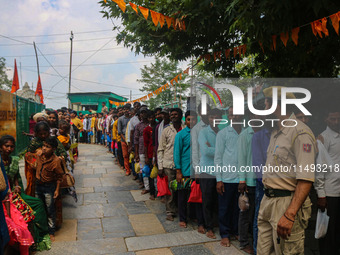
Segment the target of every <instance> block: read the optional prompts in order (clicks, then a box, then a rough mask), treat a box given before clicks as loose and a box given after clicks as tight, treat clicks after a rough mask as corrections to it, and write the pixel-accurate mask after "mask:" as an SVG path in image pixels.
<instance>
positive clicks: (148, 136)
mask: <svg viewBox="0 0 340 255" xmlns="http://www.w3.org/2000/svg"><path fill="white" fill-rule="evenodd" d="M143 139H144V147H145V148H146V149H147V151H148V153H147V155H146V156H147V157H148V158H151V159H152V157H153V145H152V127H151V126H147V127H146V128H145V129H144V131H143Z"/></svg>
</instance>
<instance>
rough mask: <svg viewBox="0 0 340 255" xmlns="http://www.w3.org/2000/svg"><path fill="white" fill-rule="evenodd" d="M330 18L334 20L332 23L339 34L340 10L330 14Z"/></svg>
mask: <svg viewBox="0 0 340 255" xmlns="http://www.w3.org/2000/svg"><path fill="white" fill-rule="evenodd" d="M329 18H330V19H331V21H332V25H333V27H334V30H335V32H336V33H337V34H338V35H339V21H340V12H337V13H335V14H333V15H331V16H329Z"/></svg>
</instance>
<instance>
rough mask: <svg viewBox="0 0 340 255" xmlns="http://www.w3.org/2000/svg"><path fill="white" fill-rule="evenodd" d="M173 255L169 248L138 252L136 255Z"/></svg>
mask: <svg viewBox="0 0 340 255" xmlns="http://www.w3.org/2000/svg"><path fill="white" fill-rule="evenodd" d="M159 254H162V255H173V253H172V252H171V250H170V249H169V248H161V249H152V250H145V251H136V255H159ZM196 255H197V254H196Z"/></svg>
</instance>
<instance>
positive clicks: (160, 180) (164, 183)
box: [157, 175, 171, 197]
mask: <svg viewBox="0 0 340 255" xmlns="http://www.w3.org/2000/svg"><path fill="white" fill-rule="evenodd" d="M157 189H158V194H157V196H158V197H162V196H171V191H170V189H169V184H168V176H164V177H160V176H159V175H158V176H157Z"/></svg>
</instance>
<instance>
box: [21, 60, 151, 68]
mask: <svg viewBox="0 0 340 255" xmlns="http://www.w3.org/2000/svg"><path fill="white" fill-rule="evenodd" d="M152 61H153V60H140V61H126V62H114V63H93V64H80V65H81V66H105V65H125V64H135V63H145V62H152ZM22 67H34V66H22ZM40 67H49V66H40ZM55 67H70V66H69V65H55Z"/></svg>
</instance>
